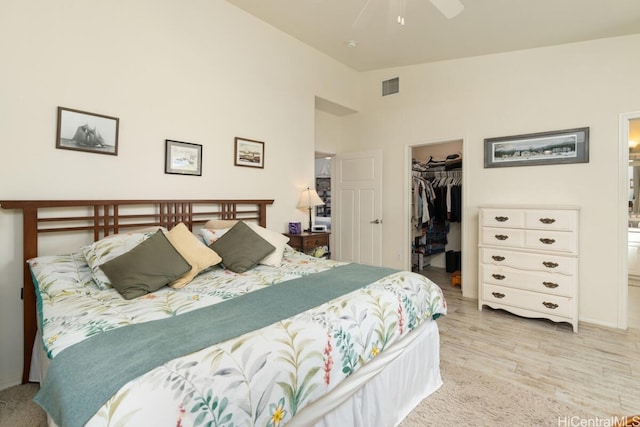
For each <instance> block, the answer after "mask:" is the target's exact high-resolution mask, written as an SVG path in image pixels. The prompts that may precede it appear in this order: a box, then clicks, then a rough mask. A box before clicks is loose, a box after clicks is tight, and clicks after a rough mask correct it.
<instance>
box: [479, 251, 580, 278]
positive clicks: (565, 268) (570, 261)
mask: <svg viewBox="0 0 640 427" xmlns="http://www.w3.org/2000/svg"><path fill="white" fill-rule="evenodd" d="M480 262H481V263H482V264H493V265H500V266H506V267H513V268H517V269H520V270H530V271H545V272H548V273H559V274H565V275H569V276H575V275H576V274H577V272H578V267H577V266H578V260H577V259H576V258H574V257H571V256H563V255H546V254H532V253H529V252H517V251H507V250H502V249H494V248H481V249H480Z"/></svg>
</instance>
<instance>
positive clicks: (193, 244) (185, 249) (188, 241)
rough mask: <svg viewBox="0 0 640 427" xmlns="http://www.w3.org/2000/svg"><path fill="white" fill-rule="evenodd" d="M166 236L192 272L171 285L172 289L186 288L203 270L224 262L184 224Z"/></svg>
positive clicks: (177, 226)
mask: <svg viewBox="0 0 640 427" xmlns="http://www.w3.org/2000/svg"><path fill="white" fill-rule="evenodd" d="M166 236H167V239H169V242H170V243H171V244H172V245H173V247H174V248H176V249H177V250H178V252H180V255H182V256H183V257H184V259H186V260H187V262H188V263H189V264H191V270H190V271H188V272H187V273H186V274H184V275H183V276H181V277H180V278H178V279H177V280H174V281H173V282H171V283H170V284H169V286H171V287H172V288H182V287H184V286H185V285H186V284H187V283H189V282H190V281H192V280H193V278H194V277H196V276H197V275H198V273H200V272H201V271H202V270H204V269H206V268H209V267H211V266H212V265H216V264H218V263H219V262H220V261H222V258H220V255H218V254H217V253H215V252H214V251H213V250H212V249H211V248H209V247H207V246H206V245H204V244H203V243H202V242H201V241H200V240H199V239H198V238H197V237H196V236H194V235H193V233H191V231H189V229H188V228H187V226H186V225H184V224H183V223H180V224H178V225H176V226H175V227H173V228H172V229H171V231H169V232H168V233H167V234H166Z"/></svg>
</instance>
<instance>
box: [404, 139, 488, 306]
mask: <svg viewBox="0 0 640 427" xmlns="http://www.w3.org/2000/svg"><path fill="white" fill-rule="evenodd" d="M457 141H462V181H463V183H464V180H465V177H466V176H467V168H468V163H469V162H465V151H466V148H465V146H466V142H465V138H463V137H459V138H447V139H437V140H432V141H424V142H416V143H414V144H407V145H405V149H404V153H405V162H404V177H405V179H404V197H403V200H404V202H403V212H404V221H403V233H402V236H403V237H402V244H403V247H404V248H407V249H406V250H405V251H404V252H403V254H404V256H403V257H404V260H403V265H404V266H405V269H407V270H408V271H411V268H412V259H411V256H412V253H411V239H410V237H409V236H410V235H411V208H410V207H411V165H412V160H413V159H412V156H411V154H412V150H413V149H414V148H416V147H423V146H426V145H434V144H446V143H449V142H457ZM467 188H468V186H465V185H464V184H463V185H462V221H461V222H460V239H461V240H462V241H461V242H460V243H461V251H462V254H463V256H462V265H461V271H462V272H464V271H469V270H468V266H469V263H470V259H469V256H468V254H471V251H470V249H469V247H468V242H469V236H468V232H469V227H467V226H466V225H465V218H467V215H466V214H465V212H466V206H467V191H466V189H467ZM465 253H466V254H467V256H464V254H465ZM407 254H408V255H407ZM463 274H464V273H463ZM467 289H469V286H467ZM464 290H465V288H462V291H463V295H464V296H465V297H468V298H477V295H465V294H464Z"/></svg>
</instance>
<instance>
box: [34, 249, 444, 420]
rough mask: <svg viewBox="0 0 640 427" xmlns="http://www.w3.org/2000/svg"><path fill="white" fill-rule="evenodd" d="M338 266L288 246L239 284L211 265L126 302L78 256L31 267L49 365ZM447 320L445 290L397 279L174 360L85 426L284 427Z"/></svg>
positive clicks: (415, 278)
mask: <svg viewBox="0 0 640 427" xmlns="http://www.w3.org/2000/svg"><path fill="white" fill-rule="evenodd" d="M342 264H343V263H339V262H336V261H332V260H325V259H316V258H312V257H309V256H307V255H304V254H301V253H298V252H295V251H293V250H291V249H289V248H287V250H286V251H285V256H284V260H283V263H282V266H281V267H280V268H277V269H276V268H273V267H268V266H262V265H260V266H258V267H255V268H254V269H252V270H250V271H248V272H246V273H243V274H236V273H232V272H230V271H228V270H224V269H222V268H220V267H214V268H212V269H210V270H209V271H207V272H204V273H202V274H200V275H199V276H198V277H196V279H194V281H192V282H191V283H190V284H189V285H187V286H185V287H184V288H181V289H173V288H168V287H165V288H163V289H161V290H159V291H157V292H155V293H153V294H149V295H146V296H144V297H140V298H137V299H135V300H129V301H127V300H124V299H123V298H122V297H121V296H120V295H119V294H118V292H117V291H116V290H115V289H108V290H99V289H98V288H97V286H96V285H95V284H94V283H93V281H92V280H91V272H90V269H89V267H88V265H87V263H86V261H85V259H84V257H83V255H82V253H77V254H71V255H67V256H48V257H39V258H34V259H33V260H31V261H30V266H31V270H32V273H33V275H34V277H35V278H36V281H37V287H38V289H37V294H38V305H39V314H40V319H41V331H42V335H43V343H44V346H45V350H46V351H47V353H48V354H49V357H51V358H53V357H55V355H56V354H58V353H59V352H60V351H61V350H63V349H64V348H66V347H68V346H71V345H73V344H74V343H76V342H79V341H81V340H83V339H85V338H87V337H89V336H92V335H94V334H98V333H100V332H102V331H106V330H109V329H113V328H119V327H122V326H126V325H129V324H133V323H140V322H147V321H152V320H156V319H160V318H165V317H170V316H176V315H180V314H181V313H184V312H187V311H191V310H194V309H197V308H201V307H204V306H208V305H211V304H215V303H217V302H220V301H223V300H226V299H229V298H233V297H235V296H238V295H242V294H244V293H246V292H251V291H253V290H256V289H260V288H262V287H265V286H269V285H270V284H273V283H278V282H281V281H285V280H291V279H295V278H298V277H300V276H301V275H307V274H312V273H315V272H319V271H323V270H326V269H329V268H333V267H335V266H338V265H342ZM330 285H331V284H330V283H327V286H330ZM282 303H283V304H286V301H283V302H282ZM445 313H446V303H445V300H444V297H443V295H442V291H441V290H440V288H439V287H438V286H436V285H435V284H433V283H432V282H431V281H429V280H428V279H427V278H425V277H423V276H421V275H418V274H414V273H410V272H397V273H395V274H392V275H390V276H387V277H385V278H383V279H381V280H378V281H377V282H374V283H372V284H370V285H368V286H366V287H365V288H363V289H360V290H358V291H356V292H352V293H350V294H347V295H344V296H342V297H340V298H337V299H335V300H333V301H330V302H328V303H325V304H323V305H321V306H319V307H317V308H315V309H312V310H309V311H307V312H304V313H301V314H299V315H296V316H294V317H291V318H289V319H286V320H283V321H280V322H277V323H275V324H273V325H270V326H268V327H265V328H263V329H260V330H258V331H254V332H252V333H249V334H245V335H242V336H240V337H238V338H235V339H231V340H228V341H225V342H222V343H220V344H217V345H214V346H211V347H208V348H206V349H203V350H200V351H197V352H195V353H191V354H188V355H186V356H183V357H180V358H178V359H174V360H172V361H171V362H168V363H166V364H164V365H163V366H160V367H158V368H156V369H154V370H152V371H150V372H148V373H147V374H145V375H143V376H141V377H139V378H138V379H136V380H134V381H131V382H130V383H128V384H127V385H125V386H124V387H123V388H121V389H120V391H119V392H118V393H116V394H115V395H114V396H113V397H112V398H111V399H110V400H109V401H108V402H107V403H106V404H105V405H104V406H103V407H102V408H101V409H100V410H99V411H98V412H97V413H96V414H95V415H94V417H93V418H92V419H91V420H90V421H89V423H88V424H87V425H88V426H104V425H124V424H126V425H158V426H160V425H172V426H186V425H192V426H199V425H206V426H209V425H219V426H253V425H260V426H278V425H283V424H284V423H286V422H287V421H288V420H289V419H290V418H291V417H293V416H294V415H295V414H296V413H297V412H298V411H299V410H301V409H302V408H303V407H304V406H306V405H308V404H309V403H311V402H313V401H315V400H317V399H318V398H320V397H322V396H323V395H325V394H326V393H329V392H330V391H331V390H333V389H334V388H335V387H336V385H337V384H339V383H340V382H341V381H342V380H344V379H345V378H347V377H348V376H349V375H351V374H352V373H354V372H356V371H357V370H358V368H359V367H361V366H363V365H364V364H366V363H367V362H368V361H369V360H371V359H372V358H374V357H376V355H377V354H379V353H380V352H381V351H384V349H385V348H386V347H387V346H389V345H391V344H393V343H394V342H396V341H398V340H399V339H400V338H402V337H403V336H404V335H406V334H408V333H410V332H411V331H412V330H413V329H415V328H416V327H417V326H418V325H420V324H421V323H422V322H425V321H431V319H433V318H436V317H438V316H439V315H441V314H445ZM197 327H198V325H194V328H197ZM203 333H206V331H203ZM91 357H99V355H91ZM114 369H117V366H114Z"/></svg>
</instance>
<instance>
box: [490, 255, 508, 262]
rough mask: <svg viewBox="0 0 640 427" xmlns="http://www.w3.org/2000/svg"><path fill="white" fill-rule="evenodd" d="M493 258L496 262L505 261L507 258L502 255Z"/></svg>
mask: <svg viewBox="0 0 640 427" xmlns="http://www.w3.org/2000/svg"><path fill="white" fill-rule="evenodd" d="M491 258H492V259H493V260H494V261H504V260H505V258H504V257H503V256H500V255H493V256H492V257H491Z"/></svg>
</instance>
